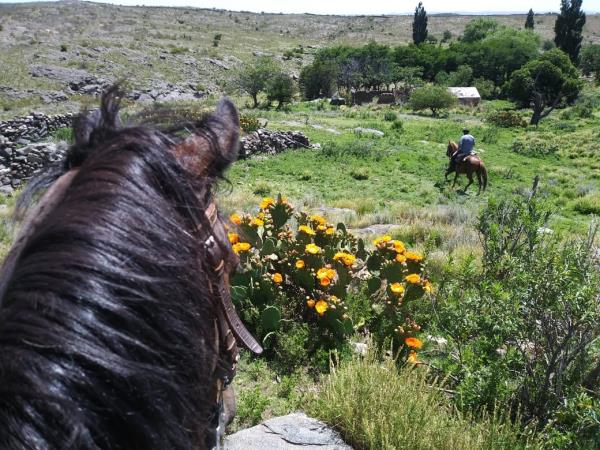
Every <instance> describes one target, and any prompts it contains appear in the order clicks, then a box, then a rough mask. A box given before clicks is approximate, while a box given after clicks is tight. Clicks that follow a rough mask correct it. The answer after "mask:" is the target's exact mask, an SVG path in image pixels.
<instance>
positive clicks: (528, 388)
mask: <svg viewBox="0 0 600 450" xmlns="http://www.w3.org/2000/svg"><path fill="white" fill-rule="evenodd" d="M549 208H550V207H549V205H547V204H546V203H545V201H544V200H543V199H541V198H540V194H539V193H538V191H537V185H534V188H533V189H532V190H531V191H527V192H526V193H524V194H523V195H518V196H516V197H514V198H507V199H504V200H500V201H497V200H494V199H491V200H490V202H489V205H488V206H487V207H486V208H485V209H484V210H483V211H482V212H481V214H480V217H479V222H478V226H477V228H478V231H479V234H480V238H481V242H482V245H483V256H482V259H481V263H480V264H479V263H478V262H477V261H476V260H475V259H474V258H467V259H465V260H464V261H463V262H462V263H460V264H457V265H456V267H452V266H453V264H452V262H453V261H450V264H449V267H448V271H447V273H446V276H445V278H444V279H442V280H441V281H440V283H439V284H440V289H439V291H438V292H439V294H438V296H437V299H438V301H437V302H436V303H435V319H434V320H433V321H432V323H426V322H425V323H426V325H427V327H428V329H431V330H433V329H436V330H439V332H440V333H441V334H443V336H444V337H445V338H446V339H447V344H446V345H445V346H443V347H441V346H438V347H437V348H435V349H432V351H431V352H430V356H431V359H430V360H429V361H430V363H431V364H432V365H433V366H435V367H437V368H439V369H441V370H442V372H443V373H444V376H445V377H447V379H448V380H449V383H450V386H449V387H450V389H452V390H453V391H455V392H456V394H455V395H456V396H455V399H456V403H457V404H458V405H459V406H460V407H461V408H462V409H463V410H465V411H472V410H481V409H487V410H495V409H496V408H498V407H500V405H502V408H504V409H506V408H510V409H512V410H513V411H519V413H520V416H521V419H522V420H523V421H524V422H525V423H526V424H528V426H530V427H532V428H535V429H537V430H546V431H545V433H549V430H552V433H549V434H548V436H547V438H548V439H551V441H552V445H551V446H547V447H545V448H572V447H573V446H575V445H581V447H577V448H598V444H599V442H598V441H597V436H600V424H599V423H598V422H597V421H596V422H594V421H593V420H590V417H591V416H590V415H593V414H594V411H596V410H597V408H598V407H597V402H598V400H599V399H598V394H597V391H596V390H595V386H597V383H598V382H599V381H600V363H599V362H598V350H597V344H596V342H597V341H598V339H599V338H600V275H599V273H598V271H597V269H595V265H596V264H598V261H597V260H595V258H596V257H595V256H594V250H593V242H594V239H595V235H596V228H594V227H593V228H592V229H591V231H590V234H589V236H588V237H587V238H586V239H571V240H568V241H564V240H562V239H561V238H560V237H559V236H557V235H556V234H555V233H553V232H552V231H551V230H548V228H547V226H548V225H547V224H548V220H549V217H550V212H549V211H550V209H549ZM429 341H431V339H430V340H429ZM583 394H585V395H587V396H588V397H589V402H582V403H578V401H577V399H578V398H580V397H581V396H582V395H583ZM586 404H587V405H590V407H589V408H588V406H585V405H586ZM558 442H562V444H561V445H558V444H557V443H558Z"/></svg>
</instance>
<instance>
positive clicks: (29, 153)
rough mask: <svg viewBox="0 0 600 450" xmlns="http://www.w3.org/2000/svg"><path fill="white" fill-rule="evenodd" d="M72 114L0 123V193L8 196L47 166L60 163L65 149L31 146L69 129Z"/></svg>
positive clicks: (26, 117) (47, 144)
mask: <svg viewBox="0 0 600 450" xmlns="http://www.w3.org/2000/svg"><path fill="white" fill-rule="evenodd" d="M72 122H73V115H72V114H63V115H55V116H47V115H45V114H36V113H33V114H31V115H29V116H25V117H18V118H15V119H13V120H8V121H5V122H0V193H3V194H10V193H11V192H12V191H13V189H14V188H16V187H18V186H20V185H21V184H22V183H23V182H24V181H26V180H28V179H30V178H31V177H32V176H33V175H34V174H35V173H36V172H38V171H40V170H41V169H43V168H44V167H47V166H48V165H49V164H52V163H54V162H56V161H59V160H61V159H62V158H63V157H64V155H65V151H66V147H65V146H61V145H56V144H51V143H41V144H34V143H33V142H36V141H39V140H42V139H44V138H46V137H48V135H49V134H50V133H52V132H54V131H56V130H58V129H60V128H65V127H70V126H71V124H72Z"/></svg>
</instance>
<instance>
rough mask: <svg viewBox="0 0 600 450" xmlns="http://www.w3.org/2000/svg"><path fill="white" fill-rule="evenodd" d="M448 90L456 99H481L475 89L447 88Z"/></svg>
mask: <svg viewBox="0 0 600 450" xmlns="http://www.w3.org/2000/svg"><path fill="white" fill-rule="evenodd" d="M448 90H449V91H450V92H451V93H452V94H453V95H455V96H456V97H458V98H481V95H479V91H478V90H477V88H476V87H449V88H448Z"/></svg>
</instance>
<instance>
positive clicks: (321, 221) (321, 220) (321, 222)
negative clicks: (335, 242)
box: [310, 214, 327, 225]
mask: <svg viewBox="0 0 600 450" xmlns="http://www.w3.org/2000/svg"><path fill="white" fill-rule="evenodd" d="M310 220H311V221H312V222H316V223H318V224H319V225H326V224H327V221H326V220H325V218H324V217H321V216H317V215H316V214H315V215H314V216H310Z"/></svg>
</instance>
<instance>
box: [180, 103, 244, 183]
mask: <svg viewBox="0 0 600 450" xmlns="http://www.w3.org/2000/svg"><path fill="white" fill-rule="evenodd" d="M239 143H240V119H239V116H238V112H237V109H236V108H235V106H234V104H233V103H232V102H231V101H230V100H228V99H223V100H221V101H220V102H219V104H218V106H217V109H216V111H215V112H214V113H211V114H209V115H208V116H207V117H206V118H205V119H204V121H203V123H202V126H201V128H199V129H198V130H196V132H194V134H192V135H191V136H190V137H188V138H187V139H185V140H184V141H183V142H181V143H180V144H179V145H177V146H176V147H175V149H174V151H173V153H174V155H175V157H176V158H177V160H178V161H179V163H180V164H181V165H182V166H183V167H184V168H185V169H186V170H187V171H188V172H190V173H191V174H193V175H195V176H197V177H204V176H214V175H220V174H221V173H222V172H223V171H224V170H225V169H226V168H227V167H228V166H229V165H230V164H231V163H232V162H233V161H235V160H236V159H237V156H238V149H239Z"/></svg>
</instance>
